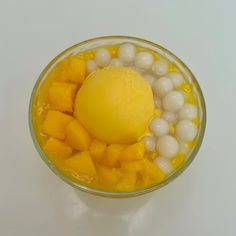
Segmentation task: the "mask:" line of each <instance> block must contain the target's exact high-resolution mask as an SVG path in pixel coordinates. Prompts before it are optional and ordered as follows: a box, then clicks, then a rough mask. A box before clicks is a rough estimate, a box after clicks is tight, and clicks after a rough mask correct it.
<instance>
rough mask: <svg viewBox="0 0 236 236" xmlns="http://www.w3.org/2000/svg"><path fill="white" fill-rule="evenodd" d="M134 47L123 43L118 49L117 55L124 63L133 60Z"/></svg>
mask: <svg viewBox="0 0 236 236" xmlns="http://www.w3.org/2000/svg"><path fill="white" fill-rule="evenodd" d="M135 54H136V47H135V46H134V45H133V44H130V43H124V44H122V45H121V46H120V48H119V50H118V57H119V58H120V60H121V61H122V62H123V63H124V64H129V63H131V62H132V61H133V60H134V57H135Z"/></svg>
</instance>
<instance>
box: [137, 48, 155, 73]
mask: <svg viewBox="0 0 236 236" xmlns="http://www.w3.org/2000/svg"><path fill="white" fill-rule="evenodd" d="M152 63H153V56H152V54H150V53H148V52H139V53H137V54H136V56H135V58H134V65H135V66H136V67H138V68H141V69H143V70H147V69H149V68H150V67H151V66H152Z"/></svg>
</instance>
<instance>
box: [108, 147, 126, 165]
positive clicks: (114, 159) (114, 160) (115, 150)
mask: <svg viewBox="0 0 236 236" xmlns="http://www.w3.org/2000/svg"><path fill="white" fill-rule="evenodd" d="M126 147H127V146H126V145H123V144H111V145H109V146H108V147H107V149H106V151H105V153H104V159H103V163H104V165H106V166H109V167H117V166H118V160H119V156H120V154H121V153H122V151H123V150H124V149H125V148H126Z"/></svg>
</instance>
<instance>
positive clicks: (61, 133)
mask: <svg viewBox="0 0 236 236" xmlns="http://www.w3.org/2000/svg"><path fill="white" fill-rule="evenodd" d="M72 120H73V117H72V116H69V115H66V114H64V113H62V112H60V111H53V110H49V111H48V113H47V115H46V117H45V119H44V121H43V124H42V130H43V132H44V133H46V134H48V135H51V136H52V137H54V138H58V139H64V138H65V135H66V126H67V125H68V124H69V123H70V122H71V121H72Z"/></svg>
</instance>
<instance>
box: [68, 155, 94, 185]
mask: <svg viewBox="0 0 236 236" xmlns="http://www.w3.org/2000/svg"><path fill="white" fill-rule="evenodd" d="M64 169H65V171H66V172H69V173H71V174H72V175H73V177H75V178H78V179H80V180H86V181H91V180H93V179H94V178H95V177H96V175H97V172H96V169H95V166H94V163H93V160H92V158H91V156H90V153H89V152H88V151H85V152H79V153H77V154H75V155H73V156H72V157H70V158H69V159H67V160H66V161H65V165H64Z"/></svg>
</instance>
